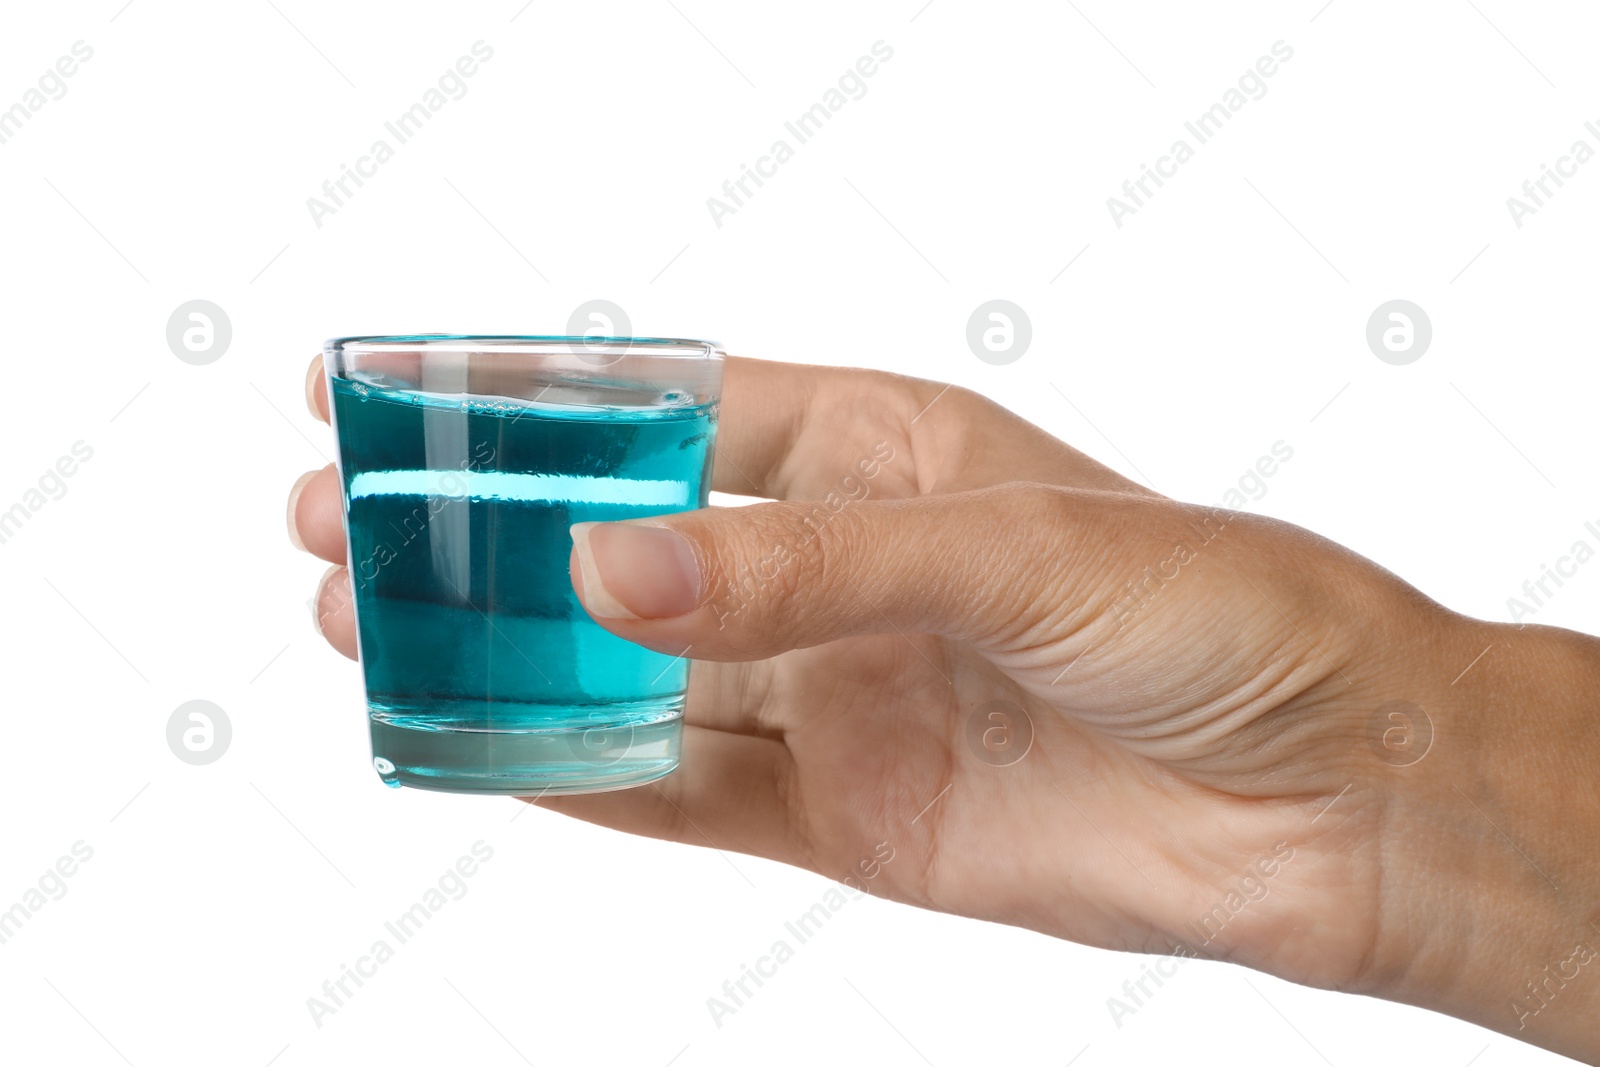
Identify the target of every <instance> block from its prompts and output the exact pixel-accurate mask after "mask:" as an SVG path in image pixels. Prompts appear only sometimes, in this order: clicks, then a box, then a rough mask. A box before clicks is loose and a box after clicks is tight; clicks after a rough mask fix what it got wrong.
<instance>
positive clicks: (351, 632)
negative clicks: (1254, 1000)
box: [312, 566, 356, 659]
mask: <svg viewBox="0 0 1600 1067" xmlns="http://www.w3.org/2000/svg"><path fill="white" fill-rule="evenodd" d="M352 604H353V598H352V594H351V591H350V572H349V571H348V570H347V569H345V568H344V567H338V566H334V567H329V568H328V570H327V572H326V573H325V574H323V576H322V581H320V582H319V583H317V592H316V595H315V596H313V597H312V605H313V611H314V612H315V615H314V618H315V620H316V625H317V632H318V633H320V634H321V635H322V636H323V639H324V640H326V641H327V642H328V644H330V645H332V646H333V647H334V648H335V649H336V650H337V651H338V652H339V653H340V655H343V656H346V657H348V658H350V659H355V658H356V613H355V609H354V608H353V606H352Z"/></svg>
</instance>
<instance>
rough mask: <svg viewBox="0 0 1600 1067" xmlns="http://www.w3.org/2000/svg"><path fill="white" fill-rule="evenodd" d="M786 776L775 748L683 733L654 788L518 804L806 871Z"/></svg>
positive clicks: (697, 730)
mask: <svg viewBox="0 0 1600 1067" xmlns="http://www.w3.org/2000/svg"><path fill="white" fill-rule="evenodd" d="M793 770H794V761H793V759H792V757H791V756H790V755H789V750H788V749H787V748H786V747H785V746H784V744H783V742H781V741H775V740H771V739H769V738H764V737H745V736H740V735H737V734H730V733H723V732H721V731H720V730H708V729H705V728H703V727H698V726H685V727H684V731H683V756H682V763H681V766H680V767H679V768H678V770H677V771H675V772H674V773H672V774H669V775H668V776H667V777H665V778H663V779H661V780H660V781H657V782H653V783H651V784H650V785H646V786H641V787H639V788H637V789H621V790H617V791H615V792H611V793H593V794H589V795H584V796H570V797H562V796H545V797H524V798H523V799H524V800H527V801H529V802H530V803H534V804H536V805H537V806H538V807H541V808H551V809H553V810H555V811H559V812H561V813H562V814H563V815H570V816H572V817H573V818H577V819H582V820H583V821H585V822H592V823H597V824H599V825H601V826H608V827H610V828H612V829H614V830H621V831H623V832H624V833H630V834H640V835H642V836H645V837H655V838H661V839H663V840H667V841H677V842H682V843H685V844H690V845H703V846H707V847H710V848H715V849H719V850H722V851H731V852H743V853H747V854H749V855H754V856H764V857H767V858H769V859H775V860H778V861H779V862H782V863H789V864H796V865H800V866H805V865H806V846H805V844H804V842H803V841H801V839H800V838H799V836H798V834H797V833H796V831H795V829H794V822H793V820H792V819H791V817H790V808H789V803H788V797H789V796H790V793H791V786H792V781H793V777H792V775H793ZM730 862H732V861H730ZM735 869H737V865H735Z"/></svg>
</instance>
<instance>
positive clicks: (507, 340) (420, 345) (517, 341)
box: [322, 333, 726, 360]
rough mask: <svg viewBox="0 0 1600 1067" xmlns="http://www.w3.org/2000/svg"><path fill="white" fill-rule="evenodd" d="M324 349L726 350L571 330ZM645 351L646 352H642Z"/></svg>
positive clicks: (360, 339) (386, 340)
mask: <svg viewBox="0 0 1600 1067" xmlns="http://www.w3.org/2000/svg"><path fill="white" fill-rule="evenodd" d="M322 347H323V351H324V352H336V351H337V352H342V351H345V350H347V349H350V348H373V349H378V348H417V349H421V350H423V351H435V352H489V353H493V352H519V351H527V352H537V351H540V350H542V349H550V348H569V349H577V350H579V351H581V352H584V353H596V352H608V353H609V352H616V351H618V350H621V351H623V352H628V351H631V350H633V349H645V350H646V351H648V353H649V354H650V355H651V356H655V357H661V358H670V359H706V360H713V359H721V358H723V356H725V355H726V353H725V352H724V351H723V349H722V346H721V345H720V344H718V343H717V342H716V341H707V340H702V339H699V338H692V337H598V336H582V337H580V336H576V335H571V334H472V333H416V334H360V335H355V336H350V337H334V338H330V339H329V340H327V341H325V342H323V346H322ZM640 354H641V355H642V354H644V353H640Z"/></svg>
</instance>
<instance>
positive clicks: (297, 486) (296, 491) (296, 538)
mask: <svg viewBox="0 0 1600 1067" xmlns="http://www.w3.org/2000/svg"><path fill="white" fill-rule="evenodd" d="M316 476H317V472H316V471H306V472H305V473H304V474H302V475H301V476H300V477H299V478H297V479H296V480H295V483H294V488H293V489H290V490H289V511H288V514H287V516H286V518H287V520H288V523H289V543H290V544H291V545H293V546H294V547H296V548H298V549H299V550H300V551H302V552H304V551H305V550H306V543H305V542H304V541H302V540H300V529H299V526H300V524H299V523H297V522H296V521H295V516H294V512H295V508H297V507H298V506H299V505H300V494H301V493H302V492H303V491H304V490H305V487H306V486H307V485H308V484H310V482H311V479H313V478H315V477H316Z"/></svg>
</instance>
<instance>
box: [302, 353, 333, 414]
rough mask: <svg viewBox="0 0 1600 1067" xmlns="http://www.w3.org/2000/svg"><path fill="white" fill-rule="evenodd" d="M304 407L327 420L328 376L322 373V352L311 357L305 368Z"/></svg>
mask: <svg viewBox="0 0 1600 1067" xmlns="http://www.w3.org/2000/svg"><path fill="white" fill-rule="evenodd" d="M306 407H308V408H310V409H311V414H312V415H313V416H315V417H316V418H318V419H320V420H321V421H323V422H327V421H328V376H327V375H326V374H324V373H322V354H321V353H320V352H319V353H318V354H317V355H315V356H313V357H311V366H310V367H309V368H307V370H306Z"/></svg>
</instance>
